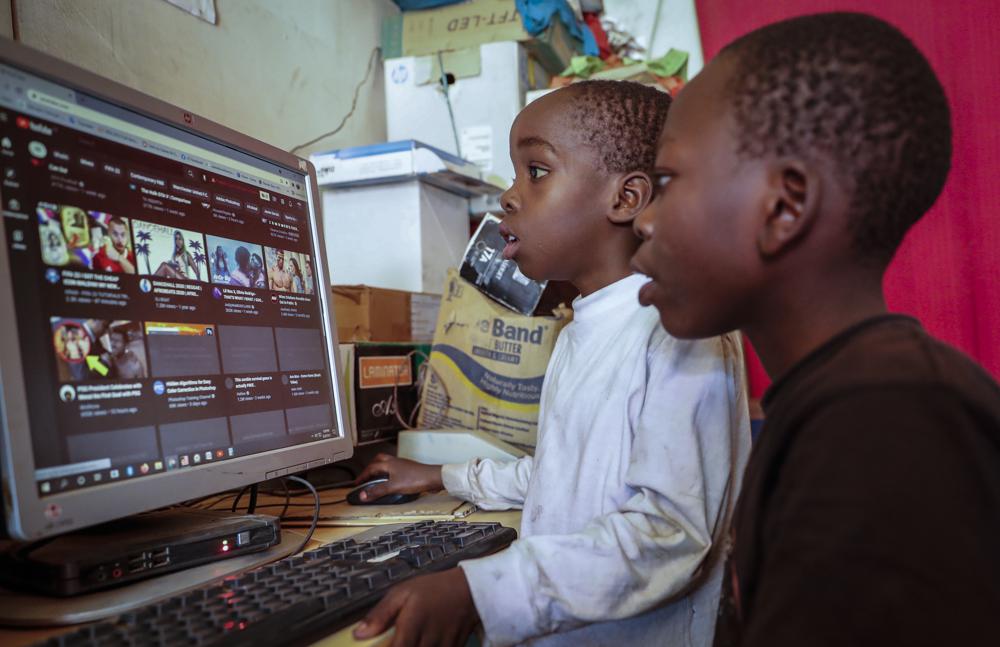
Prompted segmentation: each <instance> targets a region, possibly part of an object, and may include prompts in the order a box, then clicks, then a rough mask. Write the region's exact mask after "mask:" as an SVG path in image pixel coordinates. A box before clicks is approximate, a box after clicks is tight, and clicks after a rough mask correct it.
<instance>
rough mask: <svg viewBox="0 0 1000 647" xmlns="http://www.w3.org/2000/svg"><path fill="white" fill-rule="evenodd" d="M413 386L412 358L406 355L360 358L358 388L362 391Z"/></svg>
mask: <svg viewBox="0 0 1000 647" xmlns="http://www.w3.org/2000/svg"><path fill="white" fill-rule="evenodd" d="M411 384H413V372H412V371H411V370H410V358H409V357H407V356H405V355H403V356H401V357H400V356H388V357H359V358H358V386H360V387H361V388H362V389H375V388H381V387H386V386H390V387H391V386H409V385H411Z"/></svg>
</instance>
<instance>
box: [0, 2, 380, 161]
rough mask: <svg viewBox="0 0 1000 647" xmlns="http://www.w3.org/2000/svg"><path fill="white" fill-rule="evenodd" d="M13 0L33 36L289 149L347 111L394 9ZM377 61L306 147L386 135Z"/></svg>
mask: <svg viewBox="0 0 1000 647" xmlns="http://www.w3.org/2000/svg"><path fill="white" fill-rule="evenodd" d="M16 1H17V19H18V27H19V33H20V38H21V41H22V42H24V43H25V44H26V45H29V46H31V47H35V48H37V49H40V50H42V51H45V52H47V53H49V54H52V55H54V56H58V57H60V58H63V59H66V60H68V61H71V62H73V63H75V64H76V65H79V66H81V67H84V68H87V69H88V70H91V71H93V72H96V73H98V74H101V75H103V76H106V77H109V78H111V79H114V80H115V81H118V82H120V83H123V84H125V85H128V86H131V87H133V88H136V89H138V90H141V91H143V92H146V93H148V94H151V95H153V96H155V97H157V98H160V99H163V100H165V101H169V102H171V103H174V104H177V105H180V106H183V107H185V108H187V109H189V110H191V111H192V112H195V113H198V114H201V115H203V116H205V117H208V118H209V119H212V120H214V121H218V122H220V123H222V124H225V125H227V126H229V127H230V128H233V129H235V130H238V131H241V132H244V133H246V134H248V135H251V136H253V137H256V138H258V139H261V140H264V141H266V142H268V143H270V144H273V145H275V146H278V147H279V148H283V149H286V150H287V149H290V148H292V147H293V146H296V145H298V144H300V143H302V142H305V141H307V140H309V139H312V138H313V137H315V136H317V135H319V134H320V133H323V132H326V131H329V130H333V128H335V127H336V126H337V124H338V123H340V120H341V119H342V118H343V116H344V115H345V114H346V113H347V111H348V110H349V108H350V105H351V99H352V96H353V93H354V88H355V86H356V85H357V83H358V82H359V81H360V80H361V79H362V77H363V76H364V74H365V65H366V64H367V62H368V59H369V55H370V54H371V51H372V49H373V48H374V47H376V46H377V45H378V44H379V41H380V28H381V23H382V19H383V18H384V17H385V16H388V15H391V14H393V13H395V12H397V11H398V9H397V8H396V6H395V5H393V4H392V3H391V2H390V0H216V9H217V13H218V24H217V25H211V24H209V23H207V22H204V21H202V20H199V19H197V18H195V17H194V16H191V15H190V14H188V13H186V12H184V11H182V10H180V9H178V8H176V7H174V6H172V5H170V4H168V3H166V2H164V1H163V0H16ZM9 2H10V0H2V1H0V13H2V11H3V10H4V9H5V7H4V6H3V4H4V3H6V5H7V7H9ZM9 14H10V12H9V10H8V11H7V15H8V16H9ZM8 20H9V19H8ZM381 70H382V66H381V63H380V61H376V63H375V66H374V69H373V70H372V74H371V78H370V79H369V80H368V82H367V83H366V84H365V86H364V87H363V88H362V90H361V94H360V96H359V99H358V105H357V109H356V110H355V113H354V116H353V117H352V118H351V119H350V120H349V121H348V122H347V125H346V126H345V127H344V129H343V130H341V131H340V133H339V134H338V135H336V136H334V137H331V138H328V139H326V140H323V141H321V142H319V143H317V144H315V145H313V146H311V147H309V148H306V149H304V150H301V151H299V154H300V155H303V156H304V155H307V154H308V153H310V152H313V151H317V150H328V149H331V148H340V147H343V146H351V145H357V144H369V143H372V142H376V141H384V139H385V101H384V94H383V83H382V78H381Z"/></svg>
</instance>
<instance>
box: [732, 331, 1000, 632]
mask: <svg viewBox="0 0 1000 647" xmlns="http://www.w3.org/2000/svg"><path fill="white" fill-rule="evenodd" d="M763 404H764V409H765V412H766V415H767V420H766V422H765V424H764V429H763V430H762V432H761V434H760V438H759V439H758V441H757V444H756V446H755V447H754V449H753V453H752V455H751V458H750V463H749V465H748V467H747V472H746V476H745V477H744V481H743V490H742V493H741V495H740V500H739V503H738V506H737V512H736V518H735V521H734V528H733V530H734V536H735V544H734V552H733V556H732V559H731V563H730V566H731V571H732V575H733V578H732V581H731V582H730V584H733V586H734V587H735V591H736V594H735V595H732V590H731V591H730V595H732V597H731V598H730V599H728V600H726V601H724V604H723V605H722V607H721V611H720V622H719V627H718V631H717V635H716V644H717V645H720V644H734V645H740V646H742V647H751V646H752V647H757V646H763V645H767V646H769V647H780V646H789V647H793V646H794V647H804V646H809V647H812V646H816V647H823V646H827V645H829V646H831V647H833V646H836V647H847V646H867V645H872V646H874V645H878V646H896V645H900V646H903V645H906V646H909V645H928V646H930V645H934V646H943V645H949V646H950V645H993V646H996V645H1000V388H998V387H997V384H996V382H994V381H993V380H992V379H991V378H990V377H989V375H987V374H986V373H985V372H984V371H983V370H982V369H981V368H980V367H979V366H977V365H976V364H975V363H973V362H972V361H971V360H969V359H968V358H967V357H965V356H964V355H962V354H961V353H960V352H958V351H957V350H955V349H953V348H951V347H950V346H947V345H946V344H943V343H941V342H940V341H937V340H936V339H934V338H932V337H930V336H929V335H928V334H927V333H926V332H925V331H924V330H923V328H922V327H921V326H920V324H919V323H918V322H917V321H915V320H913V319H910V318H908V317H902V316H897V315H888V316H883V317H877V318H873V319H870V320H868V321H865V322H862V323H860V324H858V325H856V326H854V327H852V328H851V329H849V330H847V331H844V332H843V333H841V334H840V335H837V336H836V337H835V338H833V339H832V340H830V341H829V342H827V343H826V344H824V345H823V346H822V347H821V348H819V349H818V350H816V351H815V352H813V353H812V354H810V355H809V356H808V357H807V358H806V359H804V360H803V361H801V362H800V363H799V364H797V365H796V366H795V367H794V368H793V369H792V370H791V371H789V372H788V373H787V374H786V375H785V376H784V377H783V378H782V379H781V380H779V381H778V382H777V383H775V384H774V385H773V386H772V387H771V389H770V390H769V391H768V393H767V394H766V396H765V398H764V403H763Z"/></svg>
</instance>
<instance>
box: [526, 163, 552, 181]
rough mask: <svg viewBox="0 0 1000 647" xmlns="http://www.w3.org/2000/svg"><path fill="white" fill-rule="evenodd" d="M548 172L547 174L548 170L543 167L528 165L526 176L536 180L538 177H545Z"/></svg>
mask: <svg viewBox="0 0 1000 647" xmlns="http://www.w3.org/2000/svg"><path fill="white" fill-rule="evenodd" d="M548 174H549V172H548V170H546V169H543V168H542V167H540V166H529V167H528V177H530V178H531V179H532V180H537V179H539V178H543V177H545V176H546V175H548Z"/></svg>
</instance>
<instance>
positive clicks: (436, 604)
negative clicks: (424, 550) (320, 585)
mask: <svg viewBox="0 0 1000 647" xmlns="http://www.w3.org/2000/svg"><path fill="white" fill-rule="evenodd" d="M478 623H479V613H478V612H477V611H476V605H475V603H474V602H473V600H472V592H471V591H470V590H469V583H468V581H467V580H466V579H465V572H464V571H462V569H461V568H458V567H456V568H451V569H448V570H447V571H442V572H440V573H433V574H431V575H424V576H421V577H415V578H413V579H412V580H409V581H407V582H403V583H402V584H399V585H397V586H394V587H393V588H392V589H390V590H389V592H388V593H387V594H386V595H385V597H384V598H382V600H381V601H380V602H379V603H378V604H377V605H375V606H374V607H373V608H372V609H371V610H370V611H369V612H368V613H367V614H366V615H365V617H364V619H363V620H362V621H361V622H360V623H358V626H357V627H355V629H354V637H355V638H357V639H359V640H364V639H367V638H374V637H375V636H377V635H379V634H381V633H382V632H384V631H386V630H387V629H389V627H392V626H393V625H395V627H396V633H395V635H394V636H393V638H392V647H410V646H415V645H434V646H435V647H461V646H462V645H464V644H465V643H466V642H467V641H468V638H469V636H470V635H471V634H472V630H473V629H474V628H475V627H476V625H477V624H478Z"/></svg>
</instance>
